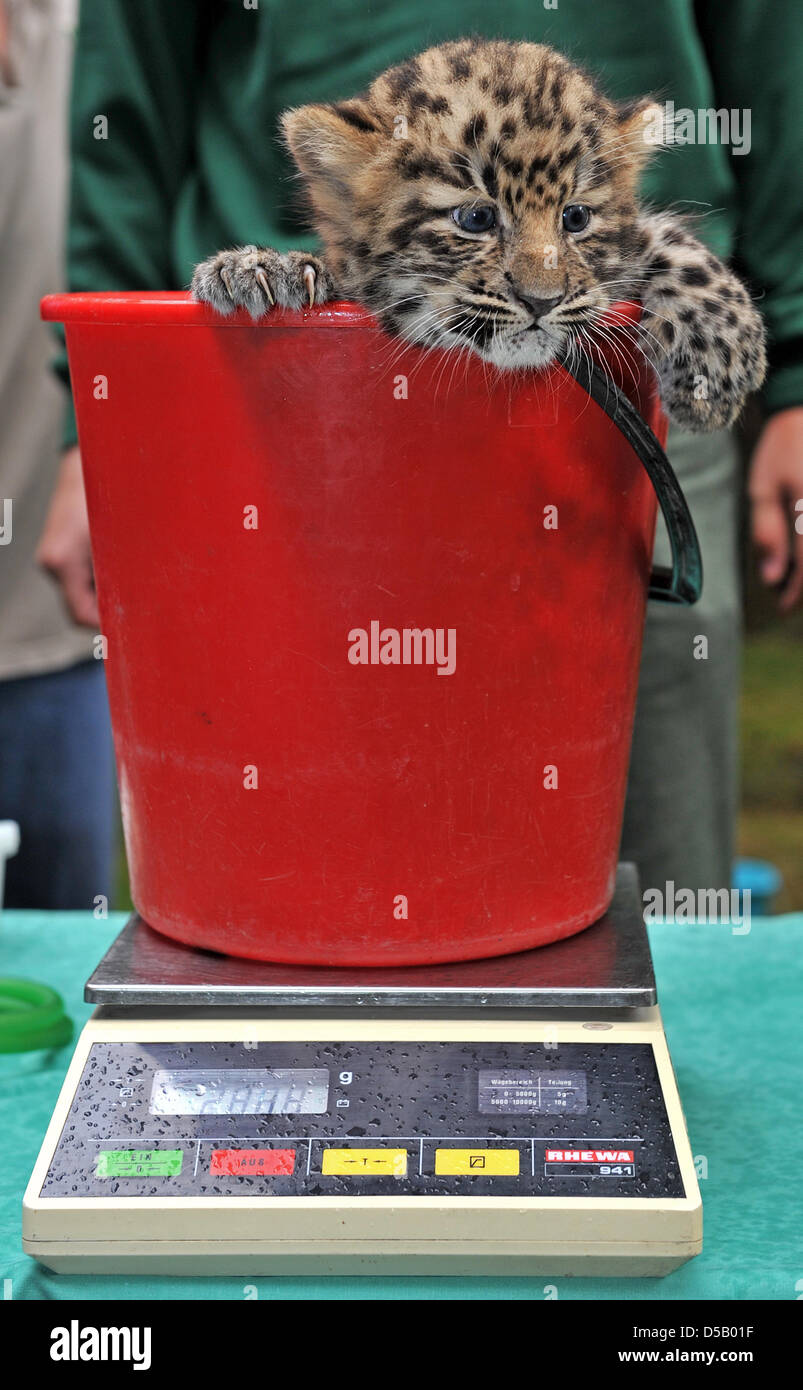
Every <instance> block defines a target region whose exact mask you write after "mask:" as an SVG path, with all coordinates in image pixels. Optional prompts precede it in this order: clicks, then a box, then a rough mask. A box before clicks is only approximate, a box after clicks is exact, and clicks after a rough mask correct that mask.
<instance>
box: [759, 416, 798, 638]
mask: <svg viewBox="0 0 803 1390" xmlns="http://www.w3.org/2000/svg"><path fill="white" fill-rule="evenodd" d="M748 492H749V495H750V504H751V512H752V532H753V541H754V544H755V545H756V548H757V549H758V551H759V554H760V557H761V559H760V574H761V578H762V579H763V581H764V583H765V584H770V585H778V584H781V583H782V582H783V581H784V579H786V583H784V585H783V588H782V590H781V592H780V597H779V599H778V605H779V607H780V609H781V611H782V612H788V611H789V609H790V608H794V607H795V605H796V604H798V603H799V602H800V600H801V598H803V406H795V407H793V408H792V409H790V410H781V411H779V412H778V414H777V415H771V416H770V418H769V420H768V421H767V423H766V425H765V426H764V428H763V430H762V432H761V435H760V437H759V441H758V444H757V445H756V449H755V453H754V454H753V458H752V462H751V464H750V478H749V485H748ZM796 523H797V529H796V525H795V524H796ZM787 576H788V577H787Z"/></svg>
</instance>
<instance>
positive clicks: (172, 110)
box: [39, 0, 803, 891]
mask: <svg viewBox="0 0 803 1390" xmlns="http://www.w3.org/2000/svg"><path fill="white" fill-rule="evenodd" d="M466 34H481V35H485V36H488V37H496V38H506V39H526V40H530V41H536V42H543V43H548V44H550V45H551V46H552V47H554V48H556V49H558V50H559V51H561V52H563V53H564V54H565V55H566V56H567V57H568V58H570V59H571V60H572V61H574V62H577V63H580V64H581V65H583V66H585V67H586V68H588V69H589V70H590V71H591V72H592V73H593V74H594V75H595V76H596V77H597V79H598V80H599V83H600V85H601V86H602V87H603V89H604V90H605V91H606V93H607V94H608V95H609V96H611V97H613V98H617V99H626V98H631V97H639V96H642V95H644V94H647V93H650V94H652V95H653V96H654V97H655V98H657V99H658V100H659V101H662V102H672V103H673V106H674V113H675V120H676V123H677V128H678V135H679V140H678V144H677V146H676V148H674V149H673V150H672V151H671V152H669V153H667V154H664V155H663V156H658V157H657V158H656V159H655V160H654V161H653V162H652V165H651V167H650V169H649V171H648V173H647V175H646V179H645V185H646V193H647V195H648V197H649V198H650V200H651V201H652V202H653V204H655V205H658V206H669V205H671V206H672V207H673V208H674V209H675V210H687V211H689V212H690V213H697V214H699V220H698V224H697V228H696V230H697V235H698V236H700V238H701V239H702V240H704V241H705V242H707V243H708V244H709V245H710V247H711V249H712V250H713V251H714V252H716V253H717V254H718V255H720V256H721V257H723V258H726V259H728V258H729V259H731V260H732V261H733V262H734V263H735V264H736V266H737V268H738V270H739V272H740V273H741V274H742V276H743V277H744V278H745V279H746V281H747V282H748V284H749V285H750V287H751V290H752V292H753V294H754V295H755V297H756V298H757V300H758V301H759V303H760V307H761V310H762V313H763V315H764V317H765V320H766V323H767V327H768V331H769V337H770V347H771V356H770V373H769V377H768V381H767V383H766V387H765V390H764V393H763V402H762V404H763V408H764V411H765V423H764V426H763V429H762V432H761V436H760V439H759V442H758V446H757V448H756V451H755V453H754V456H753V459H752V461H751V466H750V477H749V493H750V498H751V503H752V529H753V538H754V541H755V543H756V545H757V546H758V548H759V550H760V552H761V554H762V557H763V558H762V571H761V572H762V576H763V578H764V580H765V582H766V583H767V584H770V585H775V586H777V587H778V588H779V592H780V604H781V607H782V608H783V609H789V608H791V607H792V606H793V605H795V604H796V603H797V602H798V601H799V600H800V598H801V595H803V535H801V534H798V532H796V531H795V528H794V519H795V515H796V512H795V502H796V501H797V500H798V499H800V498H801V497H803V254H801V251H803V246H801V240H802V239H803V238H802V234H801V230H800V225H799V224H800V219H799V208H798V202H799V200H796V198H795V197H794V195H793V190H794V184H795V180H796V179H797V178H798V173H797V171H798V169H799V168H800V165H801V155H803V149H802V148H801V145H803V137H802V132H801V122H800V119H799V111H798V102H799V96H798V92H799V86H800V78H801V75H803V10H801V9H800V8H799V7H797V6H792V5H782V6H779V5H776V4H773V3H772V0H698V2H697V3H693V0H661V3H658V4H655V5H652V6H643V7H639V8H638V10H634V7H633V5H632V0H604V3H599V4H595V5H590V4H586V5H578V4H576V3H575V4H558V3H557V0H555V3H550V0H543V3H542V4H538V3H535V2H534V0H497V3H496V4H495V5H494V6H493V8H492V11H490V12H489V7H488V5H487V4H486V3H480V0H371V3H367V0H336V3H333V0H305V3H304V4H303V6H299V5H295V4H290V3H286V0H171V2H170V3H169V4H165V3H164V0H82V6H81V17H80V26H79V32H78V42H77V54H76V67H75V75H74V90H73V108H72V148H73V172H72V198H71V212H70V222H69V235H68V275H69V285H70V288H71V289H72V290H109V289H125V290H132V289H139V288H141V289H161V288H181V287H185V286H187V285H188V284H189V282H190V279H191V276H192V271H193V268H194V266H195V265H196V264H197V263H198V262H199V261H202V260H204V259H206V258H207V257H208V256H210V255H211V254H213V253H214V252H215V251H217V250H219V249H221V248H223V247H227V246H236V245H243V244H245V243H255V244H257V245H263V246H272V247H275V248H276V249H278V250H290V249H292V248H293V247H299V246H303V247H305V248H307V249H314V248H313V246H312V243H311V239H310V236H309V233H308V232H306V233H305V227H304V223H303V221H302V220H301V219H300V216H299V212H298V199H297V193H296V181H295V178H294V170H293V168H292V166H291V164H290V161H289V159H288V156H287V153H286V151H285V150H284V148H283V146H282V143H281V141H280V139H279V137H278V117H279V114H280V113H281V111H282V110H284V109H285V108H287V107H289V106H296V105H302V104H304V103H307V102H313V101H319V102H325V101H333V100H339V99H342V98H347V97H350V96H353V95H354V94H355V93H357V92H359V91H360V90H362V89H363V88H364V87H366V86H367V85H368V83H369V82H370V81H371V79H372V78H373V77H374V76H376V74H377V73H379V72H381V71H382V70H383V69H385V68H387V67H389V66H391V65H392V64H395V63H398V62H400V61H402V60H404V59H405V58H407V57H409V56H411V55H412V54H414V53H415V52H417V51H420V50H422V49H424V48H427V47H429V46H431V45H434V44H437V43H441V42H443V41H445V40H447V39H450V38H458V37H462V36H465V35H466ZM713 112H720V113H724V114H725V116H726V117H727V119H723V120H717V119H712V118H711V113H713ZM706 113H708V116H706ZM59 370H60V371H61V372H62V374H64V375H65V376H66V359H65V358H64V357H62V359H61V361H60V365H59ZM64 445H65V451H66V452H65V455H64V458H63V462H62V470H61V475H60V480H59V483H58V486H57V489H56V493H55V495H54V499H53V504H52V508H51V513H50V517H49V520H48V525H47V527H46V529H45V532H44V535H43V537H42V541H41V543H40V550H39V557H40V561H41V563H42V564H43V565H44V566H45V567H46V568H48V569H49V570H50V571H51V572H52V573H53V574H54V575H55V577H56V578H57V579H58V580H59V581H60V582H61V584H62V586H63V588H64V590H65V594H66V596H67V599H68V601H69V602H70V604H71V607H72V610H73V612H74V614H75V616H76V618H77V619H78V620H83V621H90V622H97V617H96V611H95V608H94V594H93V588H92V569H91V557H90V551H89V540H88V531H87V526H86V513H85V508H84V505H83V498H82V487H81V471H80V457H79V454H78V451H77V447H76V434H75V423H74V416H73V415H72V414H70V417H69V419H68V421H67V426H66V433H65V438H64ZM669 452H670V457H671V458H672V461H673V463H674V465H675V468H676V471H677V472H678V474H679V476H680V478H681V482H682V484H683V486H684V490H685V491H686V495H687V497H688V500H689V503H690V506H691V508H692V511H693V514H694V517H695V521H696V525H697V529H698V532H699V534H700V538H701V544H702V549H703V561H704V568H705V576H706V578H705V589H704V594H703V598H702V600H701V603H700V604H699V605H698V606H697V607H696V608H693V609H690V610H685V609H680V608H673V607H669V606H666V607H662V606H660V605H657V606H655V608H654V610H651V612H650V615H649V618H648V623H647V631H646V637H645V648H644V657H643V665H642V673H641V684H640V689H639V705H638V711H637V719H636V729H635V734H634V741H633V752H632V759H631V772H630V782H629V791H628V803H627V809H626V814H625V825H624V830H623V837H622V857H625V858H631V859H634V860H635V861H636V862H637V863H638V865H639V868H640V870H641V876H642V886H643V887H644V888H645V889H646V888H653V887H657V888H659V889H661V890H663V888H664V886H665V884H666V881H667V880H670V879H671V880H674V882H675V884H676V885H678V886H682V887H684V888H691V889H693V890H695V891H696V890H697V889H699V888H720V887H723V886H728V885H729V882H730V869H731V860H732V853H733V829H734V821H735V808H736V804H737V792H736V746H737V723H736V711H737V699H738V681H739V648H740V594H739V574H738V564H737V530H738V524H737V518H738V504H739V494H740V487H741V479H740V477H739V469H738V463H737V453H736V449H735V446H734V444H733V441H732V440H731V438H730V437H729V436H728V435H727V434H725V433H723V432H720V433H718V434H713V435H710V436H706V437H699V436H695V437H692V436H687V435H684V434H682V433H680V432H678V431H673V432H672V433H671V434H670V442H669ZM797 515H799V510H798V512H797ZM665 547H666V541H665V537H663V536H662V535H661V534H659V536H658V541H657V556H656V558H657V559H658V560H663V559H664V558H665V556H664V555H663V554H662V553H661V552H662V550H664V549H665ZM698 634H705V636H706V637H707V638H708V656H707V659H705V660H699V659H697V657H696V656H695V650H697V651H698V652H699V644H698V645H697V647H695V637H696V636H697V635H698Z"/></svg>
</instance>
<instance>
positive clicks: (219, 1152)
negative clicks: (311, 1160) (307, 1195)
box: [209, 1149, 296, 1178]
mask: <svg viewBox="0 0 803 1390" xmlns="http://www.w3.org/2000/svg"><path fill="white" fill-rule="evenodd" d="M295 1163H296V1151H295V1149H215V1150H214V1152H213V1154H212V1163H211V1165H210V1168H209V1171H210V1173H228V1174H229V1175H232V1174H233V1175H235V1176H238V1177H246V1178H247V1177H249V1176H255V1175H262V1174H268V1175H269V1176H273V1177H276V1176H278V1175H280V1174H282V1173H292V1171H293V1169H294V1167H295Z"/></svg>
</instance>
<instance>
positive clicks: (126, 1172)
mask: <svg viewBox="0 0 803 1390" xmlns="http://www.w3.org/2000/svg"><path fill="white" fill-rule="evenodd" d="M183 1161H184V1154H183V1151H182V1150H181V1149H101V1151H100V1153H99V1154H98V1158H97V1167H96V1169H95V1177H96V1178H176V1177H178V1175H179V1173H180V1172H181V1165H182V1163H183Z"/></svg>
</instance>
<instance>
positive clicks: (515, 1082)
mask: <svg viewBox="0 0 803 1390" xmlns="http://www.w3.org/2000/svg"><path fill="white" fill-rule="evenodd" d="M587 1091H588V1083H587V1078H586V1074H585V1072H584V1071H481V1072H480V1080H479V1092H480V1098H479V1112H480V1114H481V1115H582V1114H583V1112H584V1111H585V1110H586V1109H587V1106H588V1096H587Z"/></svg>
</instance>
